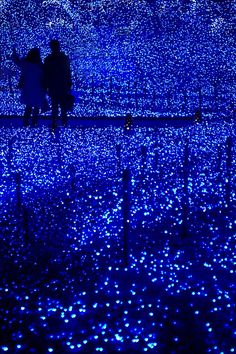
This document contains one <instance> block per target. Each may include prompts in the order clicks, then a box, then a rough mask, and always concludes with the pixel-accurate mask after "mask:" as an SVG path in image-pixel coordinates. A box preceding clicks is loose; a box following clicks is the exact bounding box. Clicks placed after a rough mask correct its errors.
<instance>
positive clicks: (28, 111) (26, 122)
mask: <svg viewBox="0 0 236 354" xmlns="http://www.w3.org/2000/svg"><path fill="white" fill-rule="evenodd" d="M31 112H32V107H31V106H26V107H25V112H24V127H28V126H29V118H30V115H31Z"/></svg>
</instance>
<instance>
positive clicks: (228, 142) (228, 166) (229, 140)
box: [225, 136, 233, 207]
mask: <svg viewBox="0 0 236 354" xmlns="http://www.w3.org/2000/svg"><path fill="white" fill-rule="evenodd" d="M232 145H233V144H232V137H230V136H229V137H228V138H227V140H226V185H225V200H226V205H227V207H229V206H230V194H231V190H230V187H231V167H232Z"/></svg>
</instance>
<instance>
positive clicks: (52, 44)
mask: <svg viewBox="0 0 236 354" xmlns="http://www.w3.org/2000/svg"><path fill="white" fill-rule="evenodd" d="M50 48H51V50H52V51H53V52H59V51H60V42H59V41H58V40H57V39H52V40H51V41H50Z"/></svg>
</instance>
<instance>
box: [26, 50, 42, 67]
mask: <svg viewBox="0 0 236 354" xmlns="http://www.w3.org/2000/svg"><path fill="white" fill-rule="evenodd" d="M25 60H26V61H28V62H29V63H32V64H40V63H41V57H40V50H39V48H32V49H30V50H29V52H28V54H27V55H26V58H25Z"/></svg>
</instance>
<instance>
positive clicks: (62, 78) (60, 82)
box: [44, 39, 72, 128]
mask: <svg viewBox="0 0 236 354" xmlns="http://www.w3.org/2000/svg"><path fill="white" fill-rule="evenodd" d="M50 48H51V54H49V55H48V56H47V57H46V58H45V61H44V73H45V83H46V87H47V90H48V95H49V96H50V98H51V103H52V126H53V128H55V127H56V126H57V120H58V115H59V108H60V110H61V118H62V124H63V125H64V126H66V125H67V107H66V106H67V101H66V100H67V95H68V93H70V90H71V86H72V80H71V69H70V61H69V58H68V56H67V55H66V54H65V53H63V52H62V51H61V49H60V42H59V41H58V40H56V39H53V40H51V41H50Z"/></svg>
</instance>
